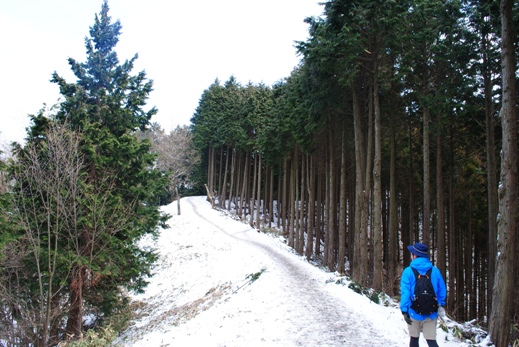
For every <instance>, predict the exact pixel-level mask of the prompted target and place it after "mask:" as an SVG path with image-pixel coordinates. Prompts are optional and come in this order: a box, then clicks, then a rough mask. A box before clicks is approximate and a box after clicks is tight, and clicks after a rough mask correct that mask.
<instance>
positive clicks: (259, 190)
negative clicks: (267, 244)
mask: <svg viewBox="0 0 519 347" xmlns="http://www.w3.org/2000/svg"><path fill="white" fill-rule="evenodd" d="M257 170H258V174H257V177H258V182H257V183H258V186H257V187H256V189H257V192H256V196H257V198H256V200H257V201H258V206H257V207H256V229H257V230H258V231H259V230H260V229H261V220H260V209H261V154H260V153H259V152H258V169H257Z"/></svg>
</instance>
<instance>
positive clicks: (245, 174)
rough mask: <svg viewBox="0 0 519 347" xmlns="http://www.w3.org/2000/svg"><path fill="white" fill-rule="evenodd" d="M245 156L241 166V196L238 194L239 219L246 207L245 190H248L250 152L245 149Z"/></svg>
mask: <svg viewBox="0 0 519 347" xmlns="http://www.w3.org/2000/svg"><path fill="white" fill-rule="evenodd" d="M244 157H245V164H244V166H243V178H242V188H241V196H240V208H239V214H238V215H239V216H240V219H241V218H242V215H243V214H244V211H245V209H246V204H247V199H246V198H247V191H248V185H249V176H250V174H249V172H250V158H251V154H250V152H248V151H245V153H244Z"/></svg>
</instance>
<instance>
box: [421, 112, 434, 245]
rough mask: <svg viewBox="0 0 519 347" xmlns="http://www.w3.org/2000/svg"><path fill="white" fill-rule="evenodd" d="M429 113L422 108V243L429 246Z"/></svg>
mask: <svg viewBox="0 0 519 347" xmlns="http://www.w3.org/2000/svg"><path fill="white" fill-rule="evenodd" d="M429 126H430V114H429V109H428V108H427V107H425V108H424V110H423V226H422V240H423V243H424V244H426V245H427V246H429V247H431V246H432V244H431V164H430V159H429V156H430V148H429V146H430V140H429V138H430V136H429V133H430V132H429ZM431 248H432V247H431Z"/></svg>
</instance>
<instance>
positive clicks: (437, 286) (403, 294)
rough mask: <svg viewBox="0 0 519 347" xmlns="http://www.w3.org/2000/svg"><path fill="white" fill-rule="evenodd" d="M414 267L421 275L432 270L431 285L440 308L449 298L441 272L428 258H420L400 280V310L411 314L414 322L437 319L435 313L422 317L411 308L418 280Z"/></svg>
mask: <svg viewBox="0 0 519 347" xmlns="http://www.w3.org/2000/svg"><path fill="white" fill-rule="evenodd" d="M411 267H414V268H415V269H416V270H418V272H419V273H420V274H422V275H423V274H425V273H426V272H427V271H428V270H429V269H430V268H433V269H432V272H431V283H432V285H433V288H434V293H435V294H436V300H437V301H438V304H439V305H440V306H445V299H446V297H447V288H446V287H445V281H444V280H443V277H442V274H441V272H440V270H439V269H438V268H437V267H436V266H433V265H432V263H431V262H430V261H429V259H428V258H424V257H418V258H415V259H414V260H413V261H412V262H411V264H410V266H408V267H406V268H405V269H404V272H402V278H401V279H400V310H401V311H402V312H409V316H410V317H411V318H412V319H414V320H425V319H427V318H430V319H436V318H437V317H438V313H437V312H433V313H431V314H429V315H422V314H418V313H416V312H415V311H414V310H413V309H412V308H411V301H412V300H413V296H414V286H415V284H416V278H415V276H414V273H413V269H411Z"/></svg>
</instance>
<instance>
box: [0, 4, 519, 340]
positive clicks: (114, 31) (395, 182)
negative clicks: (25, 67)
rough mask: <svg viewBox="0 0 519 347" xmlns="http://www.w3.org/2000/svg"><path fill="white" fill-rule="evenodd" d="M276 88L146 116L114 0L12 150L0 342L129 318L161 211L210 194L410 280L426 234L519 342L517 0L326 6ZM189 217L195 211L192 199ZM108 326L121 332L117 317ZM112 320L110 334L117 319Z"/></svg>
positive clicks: (437, 258)
mask: <svg viewBox="0 0 519 347" xmlns="http://www.w3.org/2000/svg"><path fill="white" fill-rule="evenodd" d="M323 6H324V7H323V15H322V16H319V17H314V18H308V19H307V20H306V22H307V24H308V28H309V36H308V39H307V40H306V41H302V42H297V43H296V47H297V51H298V53H299V54H300V57H301V61H300V64H299V65H298V66H297V67H296V68H295V69H294V70H293V72H292V73H291V75H290V76H288V77H286V78H284V79H282V80H280V81H279V82H278V83H276V84H275V85H273V86H266V85H264V84H254V83H252V82H251V83H249V84H247V85H242V84H240V83H238V82H237V81H236V79H235V78H234V77H233V76H230V77H229V79H228V80H227V81H225V82H221V81H219V80H215V82H214V83H213V84H212V85H210V86H209V87H208V88H207V89H206V90H205V91H204V93H203V94H202V95H201V97H200V102H199V105H198V107H197V109H196V111H195V113H194V115H193V116H192V118H191V125H190V126H184V127H178V128H177V129H174V130H172V131H171V132H170V133H168V134H167V133H165V132H164V131H163V130H162V129H161V128H160V126H159V125H157V124H152V123H151V117H152V116H153V115H154V114H155V113H156V112H157V110H156V109H155V108H153V107H152V108H151V109H147V108H146V100H147V98H148V95H149V93H150V92H151V91H152V89H153V83H152V81H150V80H148V79H147V78H146V74H145V72H144V71H142V72H139V73H137V74H133V73H132V70H133V66H134V62H135V60H136V59H137V56H134V57H133V58H132V59H130V60H127V61H125V62H123V63H120V62H119V60H118V58H117V54H116V53H115V50H114V49H115V46H116V45H117V42H118V38H119V35H120V32H121V24H120V23H119V21H116V22H113V21H112V20H111V18H110V16H109V15H108V12H109V8H108V3H107V1H105V2H104V4H103V6H102V9H101V12H100V13H99V15H96V17H95V22H94V25H93V26H92V27H91V28H90V32H89V34H90V36H89V37H87V38H86V39H85V48H86V53H87V59H86V61H85V62H83V63H81V62H78V61H76V60H74V59H72V58H70V59H69V64H70V67H71V69H72V71H73V73H74V75H75V77H76V81H75V82H67V81H65V79H64V78H62V77H61V76H60V75H58V74H56V73H55V74H54V75H53V77H52V82H53V83H55V84H57V85H58V86H59V88H60V93H61V95H62V97H63V99H62V102H61V103H60V104H59V105H55V106H54V107H51V108H48V109H45V108H44V109H42V110H41V111H40V112H39V113H37V114H36V115H33V116H32V125H31V127H29V128H28V131H27V138H26V142H25V143H24V144H15V145H14V146H13V148H12V150H13V157H12V158H9V159H7V160H2V161H1V162H0V209H1V214H0V249H1V253H0V255H1V256H0V299H1V300H0V337H1V339H0V345H1V344H2V343H3V344H5V345H6V346H53V345H57V344H58V343H62V344H63V341H72V342H69V346H74V342H73V341H74V340H81V338H82V337H83V336H84V335H83V334H84V332H86V331H93V330H95V329H97V330H98V331H101V332H102V333H103V334H105V333H107V332H110V331H112V330H109V329H108V328H107V327H110V329H115V331H122V330H124V328H125V324H126V323H127V322H128V321H129V320H130V319H131V315H132V312H131V311H132V307H131V305H130V303H129V299H128V295H127V290H133V291H137V292H138V291H142V290H143V288H144V287H145V286H146V278H147V276H148V275H150V273H151V268H152V267H153V264H154V262H155V261H156V259H157V254H155V253H154V251H153V250H151V249H140V248H139V246H138V241H139V240H140V239H141V238H143V237H146V236H151V237H153V236H154V235H156V233H157V231H158V230H159V227H166V222H167V219H168V216H167V215H165V214H164V213H162V212H161V211H160V205H161V204H165V203H167V202H169V201H171V200H172V199H177V198H178V197H179V196H181V195H182V194H188V193H189V194H201V193H202V194H207V196H208V198H209V199H210V200H211V202H212V203H214V204H215V205H218V207H219V208H225V209H229V210H233V211H234V212H235V213H236V215H237V216H238V217H239V218H241V219H243V220H245V221H247V222H248V223H250V225H251V226H254V227H255V228H257V229H258V230H260V231H261V230H266V229H268V228H273V227H275V228H278V229H279V230H282V232H283V233H284V235H285V236H286V237H287V241H288V244H289V245H290V246H291V247H293V248H294V249H295V251H296V252H298V253H299V254H301V255H304V256H306V257H307V258H308V259H311V260H314V261H317V262H320V263H322V264H323V265H324V266H326V267H328V268H329V269H330V270H332V271H337V272H338V273H340V274H347V275H348V276H350V277H351V278H352V279H353V280H354V281H355V282H356V283H358V284H359V285H361V286H364V287H370V288H374V289H375V290H377V291H384V292H387V293H388V294H390V295H394V296H397V295H398V294H399V278H400V273H401V271H402V269H403V267H404V266H407V264H409V260H410V259H409V253H408V252H406V251H405V249H406V247H405V246H406V245H408V244H411V243H413V242H415V241H422V242H424V243H426V244H428V245H429V246H430V249H431V257H432V260H433V261H434V263H435V264H436V265H437V266H438V267H439V269H440V270H441V272H442V274H443V276H444V278H445V279H446V282H447V285H448V302H447V307H446V310H447V312H448V313H449V315H450V316H452V317H453V318H454V319H456V320H458V321H468V320H472V321H474V322H475V323H477V324H480V325H481V326H483V327H485V328H487V329H488V330H489V331H490V333H491V337H492V340H493V342H494V343H495V345H496V346H497V347H504V346H508V344H509V343H510V342H513V341H517V340H518V339H519V330H518V328H517V326H518V324H519V309H518V308H519V299H518V297H519V295H518V294H519V290H518V289H517V288H519V266H518V265H517V263H516V261H514V260H515V259H517V258H518V256H519V246H518V243H517V242H516V237H517V228H518V225H517V221H518V206H517V204H518V194H517V192H518V181H517V174H518V173H517V169H518V162H517V152H518V144H517V135H518V134H517V117H516V113H517V81H518V79H519V78H518V74H517V71H518V66H517V64H518V59H517V53H518V52H517V50H518V36H517V35H516V34H515V31H514V28H517V27H518V25H519V23H518V22H519V4H518V3H517V2H516V1H513V0H501V1H498V0H479V1H477V0H452V1H443V0H410V1H364V0H355V1H352V0H329V1H326V2H324V3H323ZM178 206H179V211H178V213H180V205H178ZM105 328H106V329H105ZM112 332H113V331H112Z"/></svg>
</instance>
